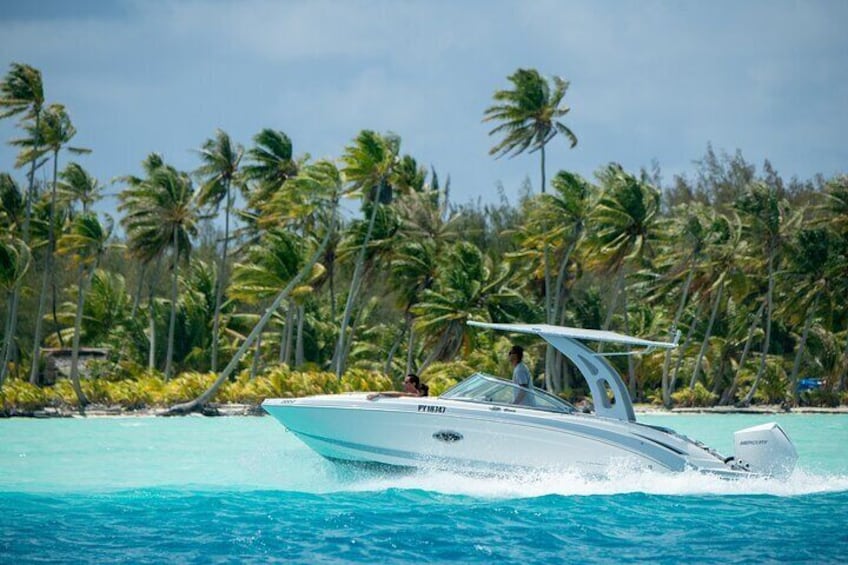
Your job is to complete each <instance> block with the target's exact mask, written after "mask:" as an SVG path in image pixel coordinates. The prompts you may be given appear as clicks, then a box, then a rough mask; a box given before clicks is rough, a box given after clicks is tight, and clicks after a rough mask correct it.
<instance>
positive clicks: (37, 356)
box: [29, 150, 59, 383]
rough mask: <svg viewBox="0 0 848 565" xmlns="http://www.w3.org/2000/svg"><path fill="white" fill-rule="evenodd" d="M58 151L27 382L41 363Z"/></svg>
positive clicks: (53, 242)
mask: <svg viewBox="0 0 848 565" xmlns="http://www.w3.org/2000/svg"><path fill="white" fill-rule="evenodd" d="M58 161H59V151H58V150H57V151H53V188H52V191H51V195H50V225H49V226H48V229H47V234H48V235H47V251H46V252H45V253H46V255H45V257H44V276H43V278H42V280H41V294H40V295H39V299H38V313H37V314H36V318H35V335H34V336H33V338H32V367H31V369H30V373H29V382H31V383H35V382H36V381H37V380H38V368H39V365H40V361H41V352H40V349H41V333H42V318H43V317H44V309H45V308H46V306H47V290H48V287H49V286H50V281H51V280H52V278H53V250H54V248H55V247H56V231H55V226H56V180H57V178H58V176H59V164H58Z"/></svg>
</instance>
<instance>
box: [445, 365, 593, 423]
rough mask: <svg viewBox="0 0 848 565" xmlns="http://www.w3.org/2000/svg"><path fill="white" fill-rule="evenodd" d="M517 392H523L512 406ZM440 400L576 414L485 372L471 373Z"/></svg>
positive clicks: (544, 394)
mask: <svg viewBox="0 0 848 565" xmlns="http://www.w3.org/2000/svg"><path fill="white" fill-rule="evenodd" d="M519 392H524V393H525V394H524V400H523V402H521V403H516V402H515V398H516V397H517V396H518V393H519ZM439 398H440V399H443V400H458V401H462V402H471V403H474V404H483V405H487V406H508V407H510V408H515V407H519V408H527V409H530V410H541V411H543V412H553V413H557V414H575V413H577V412H578V410H577V408H575V407H574V406H573V405H572V404H571V403H570V402H567V401H565V400H563V399H562V398H559V397H558V396H554V395H553V394H550V393H548V392H545V391H543V390H541V389H539V388H533V389H529V390H528V389H527V388H525V387H522V386H519V385H517V384H515V383H513V382H511V381H507V380H505V379H501V378H499V377H495V376H492V375H489V374H486V373H479V372H478V373H474V374H473V375H471V376H470V377H468V378H467V379H464V380H462V381H460V382H458V383H457V384H455V385H454V386H452V387H451V388H449V389H448V390H446V391H445V392H443V393H442V394H440V395H439Z"/></svg>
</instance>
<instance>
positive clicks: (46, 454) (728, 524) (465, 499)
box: [0, 415, 848, 563]
mask: <svg viewBox="0 0 848 565" xmlns="http://www.w3.org/2000/svg"><path fill="white" fill-rule="evenodd" d="M639 419H640V421H644V422H646V423H651V424H660V425H665V426H669V427H672V428H674V429H676V430H678V431H680V432H683V433H685V434H687V435H690V436H692V437H696V438H698V439H701V440H703V441H705V442H706V443H707V444H709V445H711V446H713V447H715V448H717V449H718V450H719V451H722V452H725V453H728V454H729V453H730V452H731V451H732V432H733V431H734V430H736V429H739V428H742V427H746V426H750V425H755V424H759V423H763V422H766V421H773V420H776V421H778V422H779V423H780V424H781V425H782V426H783V427H784V429H785V430H786V431H787V432H788V433H789V435H790V436H791V437H792V438H793V440H794V441H795V443H796V446H797V448H798V452H799V456H800V459H799V469H798V470H796V472H795V473H794V474H793V475H792V477H790V478H789V479H788V480H786V481H771V480H762V479H760V480H745V481H736V482H730V481H722V480H720V479H716V478H713V477H707V476H701V475H698V474H695V473H684V474H680V475H661V474H655V473H638V472H633V471H629V470H625V469H622V470H618V471H616V470H614V471H613V472H612V473H611V476H610V477H609V478H607V479H598V478H589V477H584V476H580V475H578V474H572V473H568V472H562V473H558V474H546V475H536V476H517V477H516V476H510V477H486V478H481V477H477V476H461V475H454V474H450V473H446V472H441V471H421V472H415V473H407V474H378V473H374V472H365V471H356V470H351V469H349V468H344V467H342V468H340V467H337V466H335V465H333V464H332V463H329V462H327V461H324V460H323V459H321V458H320V457H318V456H316V455H315V454H313V453H312V452H311V451H310V450H309V449H308V448H306V447H305V446H304V445H303V444H301V443H300V442H299V441H298V440H297V439H296V438H295V437H294V436H293V435H292V434H289V433H287V432H286V431H285V430H284V429H283V428H282V427H281V426H280V425H279V424H277V423H276V421H274V420H272V419H271V418H202V417H187V418H174V419H163V418H103V419H95V418H91V419H85V420H84V419H72V420H23V419H16V420H5V421H0V562H2V563H20V562H44V563H59V562H61V563H66V562H86V563H113V562H120V563H160V562H165V561H168V562H170V561H176V562H187V563H207V562H212V563H217V562H223V563H237V562H273V561H284V562H303V563H344V562H367V563H370V562H376V561H379V562H386V563H392V562H432V563H441V562H447V561H453V562H464V563H471V562H477V563H490V562H513V563H556V562H572V561H587V562H592V563H595V562H606V563H622V562H636V561H640V562H644V561H651V562H661V563H681V562H686V563H707V562H710V563H715V562H739V563H750V562H757V563H761V562H807V563H829V562H830V563H837V562H842V563H845V562H848V510H846V509H848V416H842V415H781V416H738V415H734V416H729V415H721V416H716V415H693V416H666V415H650V416H640V418H639Z"/></svg>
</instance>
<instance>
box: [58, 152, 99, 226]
mask: <svg viewBox="0 0 848 565" xmlns="http://www.w3.org/2000/svg"><path fill="white" fill-rule="evenodd" d="M59 178H60V179H62V182H60V183H59V196H60V198H61V199H62V200H63V201H64V202H65V203H67V204H68V205H69V210H70V212H71V218H73V203H74V202H79V203H80V204H82V213H86V212H88V211H89V208H90V207H91V205H92V204H93V203H94V202H96V201H97V200H99V199H100V192H101V187H100V183H99V181H98V180H97V179H96V178H94V177H93V176H91V175H90V174H88V171H86V170H85V169H84V168H82V166H81V165H80V164H79V163H68V165H67V166H66V167H65V169H64V170H63V171H62V172H61V173H59Z"/></svg>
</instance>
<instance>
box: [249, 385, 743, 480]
mask: <svg viewBox="0 0 848 565" xmlns="http://www.w3.org/2000/svg"><path fill="white" fill-rule="evenodd" d="M263 408H264V409H265V410H266V411H267V412H268V413H269V414H270V415H272V416H273V417H274V418H276V419H277V420H278V421H279V422H280V423H282V424H283V425H284V426H285V427H286V428H287V429H289V430H290V431H291V432H293V433H294V434H295V435H297V436H298V438H299V439H300V440H301V441H303V442H304V443H305V444H306V445H308V446H309V447H310V448H311V449H313V450H314V451H315V452H317V453H319V454H320V455H322V456H324V457H327V458H329V459H334V460H342V461H349V462H359V463H379V464H383V465H392V466H399V467H435V468H451V469H457V470H470V471H475V472H484V473H497V472H501V471H514V470H521V469H534V470H553V469H556V470H562V469H573V470H575V471H578V472H581V473H592V474H606V473H607V472H608V471H609V470H611V469H614V468H620V467H622V466H626V467H633V468H638V469H646V470H658V471H683V470H685V469H687V468H695V469H699V470H704V471H708V472H716V473H719V474H723V475H728V476H734V475H737V474H740V473H739V472H738V471H735V470H734V469H733V468H732V467H731V466H730V465H728V464H727V463H725V461H724V460H723V459H722V458H721V457H720V456H718V455H717V454H715V453H714V452H710V451H709V450H707V449H705V448H703V447H702V446H699V445H697V444H695V443H694V442H691V441H690V440H688V439H686V438H683V437H682V436H678V435H676V434H673V433H670V432H669V431H668V430H665V431H663V430H660V429H657V428H652V427H650V426H643V425H640V424H636V423H632V422H621V421H618V420H612V419H605V418H598V417H595V416H591V415H585V414H555V413H545V412H541V411H539V410H532V409H522V408H520V407H515V408H511V407H499V406H480V405H476V404H471V403H467V402H461V401H451V400H444V399H438V398H435V399H430V398H423V399H422V398H403V397H402V398H379V399H377V400H368V399H367V397H366V396H365V395H357V394H351V395H331V396H317V397H310V398H303V399H270V400H267V401H265V402H264V403H263Z"/></svg>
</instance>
